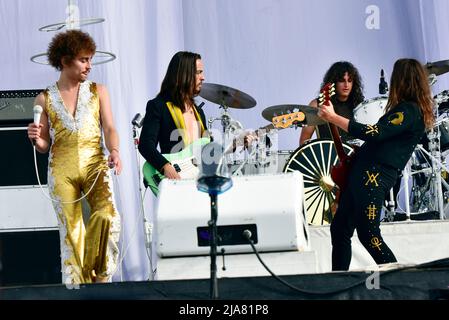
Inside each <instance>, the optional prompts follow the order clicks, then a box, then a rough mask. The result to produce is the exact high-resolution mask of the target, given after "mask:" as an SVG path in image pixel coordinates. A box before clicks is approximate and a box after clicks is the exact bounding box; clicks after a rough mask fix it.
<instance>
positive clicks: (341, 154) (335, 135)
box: [328, 122, 348, 161]
mask: <svg viewBox="0 0 449 320" xmlns="http://www.w3.org/2000/svg"><path fill="white" fill-rule="evenodd" d="M328 124H329V129H330V131H331V134H332V140H334V146H335V151H337V156H338V159H339V160H340V161H344V160H345V159H346V158H347V157H348V155H347V154H346V152H345V150H344V149H343V143H342V142H341V137H340V132H339V131H338V127H337V126H336V125H335V124H333V123H330V122H329V123H328Z"/></svg>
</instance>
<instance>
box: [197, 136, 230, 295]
mask: <svg viewBox="0 0 449 320" xmlns="http://www.w3.org/2000/svg"><path fill="white" fill-rule="evenodd" d="M214 146H215V148H216V150H214V149H213V148H214ZM209 148H212V150H211V149H209ZM218 150H221V153H220V163H219V164H217V163H209V164H206V163H205V162H204V159H205V157H206V156H207V152H208V151H212V153H214V152H216V151H218ZM222 157H223V153H222V147H221V146H220V145H218V144H217V143H214V142H211V143H209V144H208V145H206V146H204V147H203V150H202V153H201V158H202V174H201V176H200V177H199V178H198V180H197V189H198V190H199V191H202V192H207V193H208V194H209V197H210V216H211V218H210V220H209V221H208V226H209V233H210V239H209V244H210V298H211V299H218V280H217V245H218V232H217V219H218V208H217V196H218V195H219V194H221V193H223V192H225V191H227V190H229V188H231V187H232V179H231V178H230V177H228V176H226V174H224V175H219V173H220V171H221V170H222V169H225V166H223V163H222V160H223V159H222Z"/></svg>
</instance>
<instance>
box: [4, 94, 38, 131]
mask: <svg viewBox="0 0 449 320" xmlns="http://www.w3.org/2000/svg"><path fill="white" fill-rule="evenodd" d="M42 91H43V90H42V89H33V90H9V91H0V126H3V127H9V126H22V125H27V124H28V123H30V122H33V106H34V98H35V97H36V96H37V95H38V94H39V93H41V92H42Z"/></svg>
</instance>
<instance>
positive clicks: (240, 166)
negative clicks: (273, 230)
mask: <svg viewBox="0 0 449 320" xmlns="http://www.w3.org/2000/svg"><path fill="white" fill-rule="evenodd" d="M425 68H426V70H427V72H428V74H429V83H430V84H431V85H433V84H434V83H435V82H436V77H437V76H439V75H442V74H444V73H447V72H449V60H445V61H438V62H433V63H427V64H426V65H425ZM199 95H200V96H201V97H202V98H204V99H206V100H208V101H210V102H213V103H215V104H218V105H219V106H220V108H221V109H222V113H221V116H219V117H217V118H210V119H209V120H208V128H209V130H211V129H212V124H213V122H215V121H220V123H221V130H220V131H221V132H222V135H223V139H225V140H224V141H225V142H226V141H235V139H236V137H240V138H242V136H243V135H242V133H244V134H245V133H247V132H248V131H245V130H244V128H243V126H242V124H241V123H240V122H239V121H237V120H236V119H233V118H232V116H231V113H230V112H229V108H234V109H250V108H253V107H254V106H255V105H256V100H255V99H254V98H252V97H251V96H250V95H248V94H246V93H244V92H242V91H240V90H237V89H234V88H231V87H227V86H224V85H219V84H214V83H203V86H202V89H201V92H200V94H199ZM387 101H388V97H387V96H386V95H383V96H378V97H375V98H372V99H368V100H365V101H363V102H362V103H360V104H359V105H358V106H357V107H356V108H355V109H354V119H355V120H356V121H357V122H360V123H364V124H375V123H376V122H377V121H378V120H379V118H380V117H381V116H382V115H383V114H384V112H385V108H386V105H387ZM448 101H449V90H445V91H443V92H441V93H440V94H438V95H436V96H435V97H434V103H435V113H436V116H437V119H438V120H437V121H436V123H435V126H434V127H433V128H432V129H431V130H429V131H428V132H427V134H426V139H423V140H424V142H425V143H424V142H423V145H418V147H417V149H416V150H415V152H414V153H413V155H412V157H411V159H410V161H409V164H408V165H407V167H406V169H407V168H408V170H404V172H403V179H404V185H405V186H404V188H405V189H406V190H405V194H407V189H408V185H409V182H410V181H411V190H410V192H409V194H410V197H407V196H405V198H407V199H406V200H405V202H406V203H405V207H406V208H405V212H406V214H407V216H408V217H410V214H411V213H412V212H413V213H415V212H416V213H418V212H423V211H432V210H434V211H438V212H439V213H440V217H441V218H443V216H444V210H445V208H444V203H449V174H448V172H449V169H447V168H446V166H445V164H444V161H445V158H446V156H447V155H449V105H448ZM262 117H263V118H264V119H265V120H267V121H269V122H270V124H269V125H267V126H265V127H263V128H261V129H259V130H256V133H257V137H258V139H256V140H255V141H254V142H253V143H252V144H251V145H250V146H246V148H245V147H243V146H241V148H240V153H239V152H235V150H236V145H235V144H234V143H231V145H233V148H231V149H233V151H234V152H231V153H230V156H229V158H227V159H226V164H227V165H228V167H229V168H230V169H229V170H230V171H231V173H232V174H233V175H242V174H245V175H246V174H265V173H287V172H292V171H300V172H301V173H302V174H303V178H304V205H305V213H306V218H307V221H308V223H310V224H312V225H324V224H328V223H330V221H331V219H332V214H331V211H332V205H333V202H334V199H335V190H336V189H335V185H334V183H333V181H332V179H331V177H330V170H331V167H332V166H333V165H335V164H336V163H337V161H338V156H337V154H336V151H335V148H334V145H333V141H332V140H326V139H316V140H311V141H309V142H308V143H305V144H304V145H302V146H300V147H299V148H297V149H296V150H294V151H290V150H277V130H280V129H284V128H291V127H302V126H316V125H320V124H323V123H325V122H324V121H323V120H322V119H321V118H319V117H318V115H317V109H316V108H314V107H310V106H307V105H300V104H283V105H274V106H270V107H267V108H265V109H264V110H263V111H262ZM361 143H363V142H362V141H348V143H344V144H343V147H344V149H345V151H346V153H352V152H353V146H354V145H357V146H359V145H360V144H361ZM225 145H229V144H225ZM242 145H243V144H242ZM242 153H243V154H244V156H243V159H241V158H236V154H242ZM442 176H443V178H442ZM409 180H410V181H409ZM443 187H444V189H445V190H446V191H445V192H443V190H442V188H443ZM393 210H394V207H393ZM393 214H394V213H393ZM385 217H387V214H386V215H385ZM388 217H390V219H392V218H391V217H392V215H391V214H390V215H388Z"/></svg>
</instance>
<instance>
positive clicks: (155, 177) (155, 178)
mask: <svg viewBox="0 0 449 320" xmlns="http://www.w3.org/2000/svg"><path fill="white" fill-rule="evenodd" d="M152 178H153V181H154V183H155V184H156V185H159V183H160V182H161V180H162V179H161V177H159V176H158V175H157V174H155V175H153V177H152Z"/></svg>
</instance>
